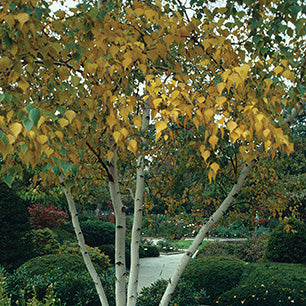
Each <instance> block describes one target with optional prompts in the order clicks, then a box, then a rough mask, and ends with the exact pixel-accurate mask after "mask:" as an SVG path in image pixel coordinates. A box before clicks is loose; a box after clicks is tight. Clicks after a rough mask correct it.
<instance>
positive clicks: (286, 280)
mask: <svg viewBox="0 0 306 306" xmlns="http://www.w3.org/2000/svg"><path fill="white" fill-rule="evenodd" d="M305 275H306V267H305V266H304V265H298V264H285V263H269V262H266V263H254V264H250V265H248V266H247V267H246V268H245V271H244V273H243V274H242V277H241V280H240V282H239V284H238V286H237V287H234V288H232V289H231V290H230V291H228V292H226V293H224V294H222V295H221V297H220V298H219V299H218V305H242V304H243V305H250V306H253V305H260V306H270V305H292V304H293V305H305V300H306V294H305V282H306V276H305Z"/></svg>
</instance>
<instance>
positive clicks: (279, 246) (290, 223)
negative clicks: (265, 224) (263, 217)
mask: <svg viewBox="0 0 306 306" xmlns="http://www.w3.org/2000/svg"><path fill="white" fill-rule="evenodd" d="M266 257H267V259H268V260H270V261H275V262H288V263H306V225H305V224H304V223H303V222H302V221H299V220H297V219H294V218H289V219H285V220H284V221H283V222H281V223H280V224H279V225H278V226H277V227H276V228H275V229H274V230H273V231H272V233H271V235H270V236H269V239H268V245H267V250H266Z"/></svg>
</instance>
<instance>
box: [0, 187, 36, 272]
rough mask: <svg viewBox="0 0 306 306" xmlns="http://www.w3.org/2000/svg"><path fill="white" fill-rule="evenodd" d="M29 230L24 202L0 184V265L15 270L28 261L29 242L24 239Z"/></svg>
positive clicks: (12, 191) (27, 214) (11, 190)
mask: <svg viewBox="0 0 306 306" xmlns="http://www.w3.org/2000/svg"><path fill="white" fill-rule="evenodd" d="M29 230H30V223H29V213H28V211H27V205H26V202H25V201H23V200H22V199H21V198H20V197H19V196H18V195H17V194H16V193H15V192H14V190H13V189H11V188H9V187H8V186H7V185H6V184H4V183H1V182H0V264H1V265H3V266H5V268H6V269H8V270H12V269H15V268H17V267H18V266H20V265H21V264H23V263H24V262H25V261H26V260H27V259H29V256H30V250H31V248H32V247H31V241H30V240H28V239H26V237H25V234H26V233H27V231H29Z"/></svg>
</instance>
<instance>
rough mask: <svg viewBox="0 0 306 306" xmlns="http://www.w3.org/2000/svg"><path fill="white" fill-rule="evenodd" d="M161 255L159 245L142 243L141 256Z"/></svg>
mask: <svg viewBox="0 0 306 306" xmlns="http://www.w3.org/2000/svg"><path fill="white" fill-rule="evenodd" d="M158 256H159V250H158V248H157V246H155V245H142V244H141V245H140V247H139V257H140V258H145V257H158Z"/></svg>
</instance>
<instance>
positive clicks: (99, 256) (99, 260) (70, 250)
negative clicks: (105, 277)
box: [57, 241, 110, 272]
mask: <svg viewBox="0 0 306 306" xmlns="http://www.w3.org/2000/svg"><path fill="white" fill-rule="evenodd" d="M86 247H87V251H88V254H89V256H90V258H91V260H92V262H93V263H95V264H96V265H97V266H98V267H99V268H100V269H102V271H104V272H105V271H107V270H108V268H109V267H110V260H109V257H108V256H107V255H105V254H104V253H102V252H101V250H100V249H99V248H97V247H96V248H93V247H90V246H88V245H87V246H86ZM57 253H58V254H73V255H78V256H82V254H81V250H80V246H79V244H78V243H77V242H70V241H66V242H65V243H64V244H62V245H61V246H60V248H59V249H58V251H57Z"/></svg>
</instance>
